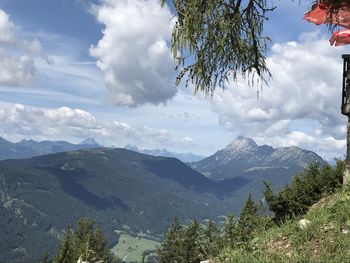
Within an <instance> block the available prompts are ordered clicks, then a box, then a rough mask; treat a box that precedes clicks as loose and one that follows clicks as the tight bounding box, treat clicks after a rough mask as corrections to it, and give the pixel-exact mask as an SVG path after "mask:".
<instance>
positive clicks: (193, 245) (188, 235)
mask: <svg viewBox="0 0 350 263" xmlns="http://www.w3.org/2000/svg"><path fill="white" fill-rule="evenodd" d="M200 234H201V226H200V224H199V223H198V221H197V220H193V221H192V223H191V224H190V225H188V226H187V227H186V228H185V230H184V231H183V235H182V236H183V237H182V239H181V254H182V262H186V263H199V262H200V257H199V255H200V246H199V238H200Z"/></svg>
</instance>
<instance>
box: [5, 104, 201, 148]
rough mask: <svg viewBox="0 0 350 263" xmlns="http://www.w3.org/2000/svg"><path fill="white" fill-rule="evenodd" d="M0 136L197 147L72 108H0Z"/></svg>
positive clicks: (143, 127)
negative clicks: (92, 139) (91, 138)
mask: <svg viewBox="0 0 350 263" xmlns="http://www.w3.org/2000/svg"><path fill="white" fill-rule="evenodd" d="M0 122H1V126H0V134H1V136H4V137H6V138H9V139H12V140H14V139H17V140H18V139H28V138H34V139H37V140H44V139H45V140H46V139H47V140H62V139H63V138H66V139H73V140H76V141H81V140H82V139H86V138H88V137H94V138H96V139H97V140H98V141H100V142H105V143H106V144H107V145H111V144H112V145H116V146H119V147H120V146H124V145H126V144H137V145H142V146H143V147H158V148H159V147H169V148H171V147H173V146H175V145H176V146H178V145H180V146H181V145H183V146H189V145H194V144H195V141H194V140H193V139H192V138H190V137H183V138H182V137H176V136H173V135H172V134H171V133H170V132H169V131H168V130H166V129H156V128H152V127H149V126H147V125H138V126H135V125H131V124H128V123H125V122H120V121H116V120H112V121H99V120H98V119H97V118H96V116H94V115H93V114H91V113H90V112H88V111H85V110H81V109H72V108H69V107H60V108H42V107H33V106H28V105H23V104H6V105H2V106H1V108H0Z"/></svg>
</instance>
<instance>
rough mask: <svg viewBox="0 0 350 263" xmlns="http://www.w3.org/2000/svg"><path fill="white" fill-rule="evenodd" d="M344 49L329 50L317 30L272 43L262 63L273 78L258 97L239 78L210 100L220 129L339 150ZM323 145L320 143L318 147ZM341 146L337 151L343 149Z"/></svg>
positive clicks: (342, 127)
mask: <svg viewBox="0 0 350 263" xmlns="http://www.w3.org/2000/svg"><path fill="white" fill-rule="evenodd" d="M342 52H344V50H343V48H332V47H330V46H329V43H328V40H327V39H326V38H324V37H322V36H320V34H319V33H307V34H303V35H302V36H301V37H300V39H299V41H298V42H288V43H278V44H275V45H273V46H272V50H271V55H270V56H269V58H268V59H267V64H268V66H269V68H270V70H271V72H272V75H273V80H272V81H271V82H270V83H269V87H266V88H264V90H263V92H261V93H260V97H259V99H258V100H257V98H256V93H255V91H254V89H252V88H249V87H247V85H246V84H245V83H244V82H243V81H240V82H239V83H238V85H237V86H235V87H234V88H231V89H227V90H226V91H220V90H218V91H217V92H216V95H215V97H214V99H213V100H212V104H213V108H214V109H215V111H217V112H218V114H219V122H220V124H221V125H222V126H223V127H225V129H227V130H230V131H233V132H235V133H236V134H243V135H246V136H251V137H256V138H260V140H262V139H261V138H267V139H268V140H270V142H271V143H272V144H273V143H276V142H279V143H280V144H281V145H299V146H303V147H309V148H310V149H315V148H316V147H317V146H316V145H318V146H319V148H320V150H321V151H323V152H326V151H327V150H326V148H327V147H328V148H327V149H328V150H329V149H333V150H337V149H339V147H340V148H342V147H343V148H344V147H345V146H344V138H345V131H346V126H345V125H346V119H345V118H344V116H342V115H341V113H340V98H341V79H342V59H341V54H342ZM320 145H322V146H320ZM343 148H342V149H343Z"/></svg>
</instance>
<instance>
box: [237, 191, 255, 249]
mask: <svg viewBox="0 0 350 263" xmlns="http://www.w3.org/2000/svg"><path fill="white" fill-rule="evenodd" d="M258 224H259V215H258V209H257V206H256V205H255V203H254V201H253V199H252V196H251V194H249V195H248V198H247V200H246V202H245V204H244V206H243V208H242V210H241V213H240V216H239V219H238V221H237V227H236V229H235V232H236V233H237V234H236V236H237V239H238V240H239V241H240V242H247V241H248V240H250V239H251V237H252V234H253V232H254V230H256V228H257V227H258Z"/></svg>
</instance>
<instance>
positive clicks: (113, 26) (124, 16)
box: [90, 0, 176, 107]
mask: <svg viewBox="0 0 350 263" xmlns="http://www.w3.org/2000/svg"><path fill="white" fill-rule="evenodd" d="M94 12H95V15H96V17H97V19H98V21H99V22H100V23H101V24H103V25H104V27H105V28H104V30H103V37H102V39H100V41H99V42H98V44H97V45H96V46H92V47H91V48H90V54H91V56H93V57H95V58H96V59H97V66H98V67H99V68H100V69H101V71H102V72H103V73H104V80H105V83H106V86H107V87H108V89H109V91H110V94H111V98H112V101H113V103H114V104H115V105H118V106H129V107H136V106H140V105H143V104H147V103H150V104H159V103H165V102H166V101H168V100H169V99H171V98H172V97H173V96H174V95H175V94H176V88H175V87H174V84H173V83H174V80H173V75H174V62H173V59H172V56H171V53H170V49H169V46H168V44H169V43H168V41H169V39H170V38H171V31H172V25H171V18H172V14H171V12H170V10H169V8H168V7H164V8H163V9H161V8H160V4H159V1H157V0H148V1H144V0H103V1H102V4H101V5H100V6H95V11H94Z"/></svg>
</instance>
